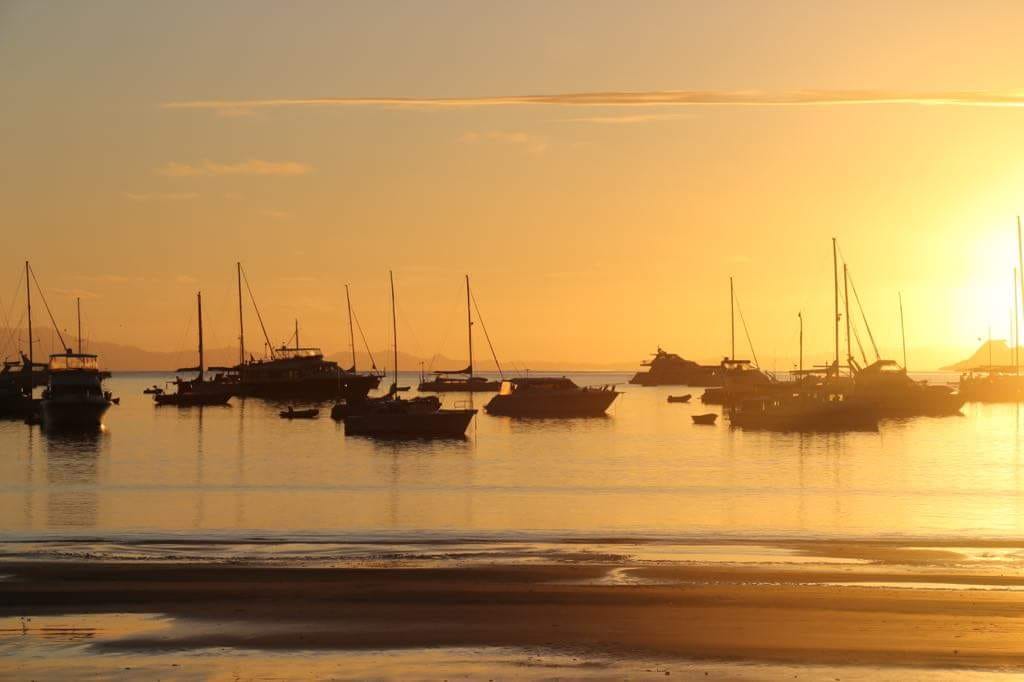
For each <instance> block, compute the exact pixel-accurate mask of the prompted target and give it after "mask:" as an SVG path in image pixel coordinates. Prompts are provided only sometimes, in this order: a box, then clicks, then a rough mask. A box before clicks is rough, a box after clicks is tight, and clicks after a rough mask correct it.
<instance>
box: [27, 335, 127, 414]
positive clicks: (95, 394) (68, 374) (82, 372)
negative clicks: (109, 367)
mask: <svg viewBox="0 0 1024 682" xmlns="http://www.w3.org/2000/svg"><path fill="white" fill-rule="evenodd" d="M109 376H110V373H109V372H104V371H101V370H100V368H99V358H98V357H97V356H96V355H93V354H90V353H74V352H72V350H71V349H70V348H68V349H67V350H66V351H65V352H64V353H55V354H53V355H51V356H50V368H49V381H48V382H47V385H46V389H45V390H44V391H43V396H42V399H41V400H40V401H39V410H40V418H41V420H42V423H43V426H45V427H46V428H47V429H55V430H56V429H98V428H99V427H100V426H102V425H103V415H104V414H106V412H107V410H108V409H110V406H111V405H113V404H114V403H115V400H114V398H113V397H112V396H111V394H110V392H109V391H105V390H104V388H103V381H104V379H106V378H108V377H109Z"/></svg>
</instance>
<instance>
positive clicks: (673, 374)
mask: <svg viewBox="0 0 1024 682" xmlns="http://www.w3.org/2000/svg"><path fill="white" fill-rule="evenodd" d="M641 364H642V365H643V366H644V367H647V368H648V369H647V371H646V372H637V373H636V374H634V375H633V378H632V379H630V380H629V383H631V384H639V385H640V386H721V385H722V376H721V368H720V367H718V366H716V365H700V364H698V363H696V362H694V361H693V360H687V359H685V358H682V357H680V356H678V355H676V354H675V353H668V352H666V351H664V350H662V349H661V348H660V347H659V348H658V352H657V353H655V354H654V357H653V358H652V359H651V360H645V361H644V362H642V363H641Z"/></svg>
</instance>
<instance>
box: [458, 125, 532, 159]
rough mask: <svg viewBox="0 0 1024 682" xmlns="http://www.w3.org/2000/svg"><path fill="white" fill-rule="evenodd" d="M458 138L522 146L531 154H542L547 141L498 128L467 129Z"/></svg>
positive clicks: (475, 141) (466, 140) (476, 141)
mask: <svg viewBox="0 0 1024 682" xmlns="http://www.w3.org/2000/svg"><path fill="white" fill-rule="evenodd" d="M460 140H461V141H462V142H467V143H470V144H475V143H478V142H493V143H496V144H505V145H517V146H521V147H524V148H525V149H527V151H529V152H530V153H531V154H543V153H544V151H545V150H546V149H547V147H548V145H547V142H545V141H544V140H543V139H541V138H539V137H536V136H535V135H530V134H529V133H521V132H505V131H500V130H498V131H489V132H477V131H469V132H467V133H464V134H463V135H462V137H461V138H460Z"/></svg>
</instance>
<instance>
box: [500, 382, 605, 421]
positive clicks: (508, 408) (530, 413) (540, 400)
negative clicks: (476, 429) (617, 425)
mask: <svg viewBox="0 0 1024 682" xmlns="http://www.w3.org/2000/svg"><path fill="white" fill-rule="evenodd" d="M619 393H620V391H616V390H615V386H614V385H611V384H607V385H602V386H584V387H580V386H577V385H576V383H575V382H574V381H573V380H572V379H569V378H568V377H520V378H515V379H509V380H507V381H504V382H502V384H501V391H500V392H499V393H498V395H496V396H494V397H493V398H491V400H490V402H488V403H487V404H486V405H484V409H485V410H487V413H488V414H493V415H499V416H505V417H599V416H601V415H603V414H604V413H605V412H606V411H607V410H608V408H609V407H611V404H612V403H613V402H615V398H617V397H618V396H619Z"/></svg>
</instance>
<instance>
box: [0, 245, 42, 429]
mask: <svg viewBox="0 0 1024 682" xmlns="http://www.w3.org/2000/svg"><path fill="white" fill-rule="evenodd" d="M25 303H26V308H27V312H28V354H27V355H26V354H25V353H19V355H20V358H19V359H18V360H6V359H5V360H4V362H3V366H2V367H0V419H2V418H11V417H16V418H19V419H21V418H26V417H31V416H32V415H33V414H34V413H35V412H36V410H37V409H38V407H39V406H38V404H37V402H36V400H35V399H34V398H33V395H34V393H35V389H36V388H40V387H43V386H46V383H47V380H48V375H47V371H48V365H47V364H46V363H44V362H35V358H34V355H33V352H32V351H33V343H32V289H31V280H30V279H29V264H28V262H27V261H26V262H25Z"/></svg>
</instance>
